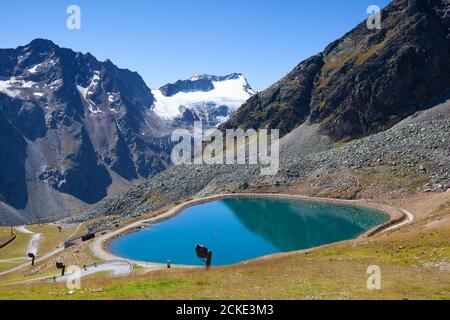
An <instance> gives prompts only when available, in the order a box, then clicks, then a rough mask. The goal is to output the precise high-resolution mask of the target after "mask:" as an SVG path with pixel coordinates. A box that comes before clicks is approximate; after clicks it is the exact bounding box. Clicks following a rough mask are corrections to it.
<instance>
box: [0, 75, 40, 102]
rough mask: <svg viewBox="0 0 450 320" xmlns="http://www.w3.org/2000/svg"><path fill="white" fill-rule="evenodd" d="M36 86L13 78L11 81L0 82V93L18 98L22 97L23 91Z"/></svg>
mask: <svg viewBox="0 0 450 320" xmlns="http://www.w3.org/2000/svg"><path fill="white" fill-rule="evenodd" d="M35 85H36V83H35V82H33V81H24V80H19V79H16V78H15V77H11V78H10V79H6V80H0V92H3V93H4V94H6V95H8V96H10V97H12V98H17V97H18V96H20V94H21V92H22V89H29V88H32V87H34V86H35Z"/></svg>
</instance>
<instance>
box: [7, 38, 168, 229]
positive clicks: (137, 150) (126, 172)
mask: <svg viewBox="0 0 450 320" xmlns="http://www.w3.org/2000/svg"><path fill="white" fill-rule="evenodd" d="M153 101H154V98H153V95H152V94H151V91H150V90H149V88H147V86H146V85H145V83H144V81H143V80H142V78H141V77H140V76H139V75H138V74H137V73H134V72H131V71H129V70H122V69H119V68H117V67H116V66H115V65H114V64H113V63H111V62H110V61H105V62H99V61H98V60H97V59H95V58H94V57H93V56H92V55H91V54H89V53H88V54H81V53H76V52H73V51H71V50H68V49H63V48H60V47H58V46H57V45H55V44H54V43H52V42H51V41H48V40H42V39H38V40H35V41H33V42H31V43H30V44H28V45H27V46H24V47H19V48H17V49H6V50H0V142H1V145H2V147H1V149H0V161H1V163H2V166H1V168H0V201H3V202H4V203H5V204H6V205H7V206H2V208H3V209H0V211H4V210H5V209H4V208H5V207H8V206H11V207H13V208H15V209H19V210H22V214H23V215H24V216H25V217H26V216H28V215H33V216H36V215H42V216H51V215H55V214H58V215H59V214H62V213H64V212H66V211H67V210H68V209H69V208H70V203H73V204H74V206H75V207H78V206H79V205H82V204H83V203H87V204H91V203H95V202H98V201H99V200H101V199H102V198H104V197H105V196H107V195H108V190H109V189H110V188H113V189H114V190H115V191H120V190H121V189H122V190H123V189H124V188H126V187H128V186H129V185H130V184H132V183H133V180H137V179H140V178H148V177H150V176H152V175H154V174H156V173H159V172H161V171H162V170H164V169H166V168H167V167H168V166H169V164H170V157H169V154H170V153H169V151H170V146H169V143H168V139H167V138H165V136H166V134H167V132H166V129H165V127H164V124H163V122H162V121H161V120H160V119H159V117H157V116H156V115H155V114H154V113H153V111H152V105H153ZM118 182H120V185H119V186H116V184H117V183H118ZM36 190H41V191H42V190H47V191H46V192H45V194H39V196H33V195H35V192H36ZM62 194H66V195H67V196H63V195H62ZM43 204H51V205H49V206H48V207H49V208H48V210H49V211H50V212H39V213H37V212H31V211H35V209H36V208H42V207H44V206H43ZM32 208H34V209H32ZM5 214H6V215H7V212H6V213H5V212H2V216H5ZM15 214H16V216H17V213H15ZM25 220H26V219H25Z"/></svg>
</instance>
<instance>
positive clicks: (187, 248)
mask: <svg viewBox="0 0 450 320" xmlns="http://www.w3.org/2000/svg"><path fill="white" fill-rule="evenodd" d="M387 221H389V216H388V215H387V214H385V213H382V212H380V211H376V210H371V209H365V208H360V207H354V206H348V205H336V204H328V203H317V202H309V201H299V200H284V199H283V200H282V199H269V198H236V199H225V200H219V201H213V202H209V203H205V204H200V205H197V206H194V207H191V208H188V209H185V210H184V211H182V212H181V213H180V214H179V215H177V216H175V217H173V218H171V219H169V220H166V221H163V222H160V223H156V224H153V225H151V226H150V227H148V228H146V229H143V230H140V231H137V232H135V233H131V234H128V235H125V236H122V237H120V238H118V239H115V240H113V241H112V242H111V244H110V247H109V249H110V251H111V252H112V253H113V254H114V255H116V256H120V257H123V258H127V259H131V260H137V261H145V262H155V263H166V262H167V261H169V260H170V261H171V262H172V263H173V264H181V265H204V263H205V262H204V261H202V260H200V259H199V258H198V257H197V255H196V252H195V247H196V245H197V244H200V245H203V246H206V247H207V248H208V249H209V250H211V251H212V252H213V258H212V262H213V265H214V266H221V265H230V264H235V263H238V262H242V261H246V260H250V259H253V258H257V257H262V256H265V255H269V254H274V253H280V252H290V251H296V250H302V249H309V248H313V247H317V246H321V245H324V244H329V243H334V242H338V241H342V240H350V239H354V238H356V237H358V236H360V235H361V234H363V233H365V232H366V231H368V230H370V229H372V228H374V227H376V226H377V225H380V224H383V223H385V222H387Z"/></svg>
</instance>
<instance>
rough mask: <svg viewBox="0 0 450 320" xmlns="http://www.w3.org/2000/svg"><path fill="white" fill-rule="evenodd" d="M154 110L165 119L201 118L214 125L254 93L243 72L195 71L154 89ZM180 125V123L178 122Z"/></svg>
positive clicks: (207, 123)
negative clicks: (216, 72) (221, 74)
mask: <svg viewBox="0 0 450 320" xmlns="http://www.w3.org/2000/svg"><path fill="white" fill-rule="evenodd" d="M152 93H153V95H154V96H155V99H156V101H155V104H154V111H155V112H156V114H158V115H159V116H160V117H161V118H164V119H168V120H176V121H178V120H180V119H187V118H188V119H190V121H191V120H201V121H203V122H204V124H205V125H206V126H216V125H218V124H220V123H222V122H223V121H225V120H226V119H228V117H229V116H230V115H231V114H233V113H234V112H235V111H236V110H237V109H238V108H239V107H240V106H241V105H242V104H243V103H244V102H245V101H246V100H247V99H249V98H250V97H251V96H253V95H254V94H255V91H253V89H252V88H251V87H250V85H249V84H248V82H247V79H246V78H245V77H244V75H243V74H242V73H231V74H228V75H225V76H215V75H210V74H195V75H194V76H192V77H191V78H189V79H186V80H178V81H177V82H175V83H171V84H166V85H164V86H163V87H161V88H160V89H159V90H153V91H152ZM177 125H179V123H177Z"/></svg>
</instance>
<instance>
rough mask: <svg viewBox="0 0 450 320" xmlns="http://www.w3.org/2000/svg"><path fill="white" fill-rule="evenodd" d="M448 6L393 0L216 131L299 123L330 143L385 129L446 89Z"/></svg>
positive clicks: (441, 1) (449, 82)
mask: <svg viewBox="0 0 450 320" xmlns="http://www.w3.org/2000/svg"><path fill="white" fill-rule="evenodd" d="M449 30H450V4H449V1H448V0H396V1H393V2H392V3H391V4H390V5H389V6H388V7H387V8H385V10H383V13H382V29H381V30H369V29H368V28H367V27H366V23H365V22H364V23H361V24H360V25H359V26H357V27H356V28H355V29H354V30H352V31H351V32H349V33H347V34H346V35H345V36H344V37H342V38H341V39H339V40H337V41H335V42H333V43H332V44H330V45H329V46H328V47H327V48H326V49H325V50H324V52H322V53H321V54H319V55H317V56H314V57H312V58H310V59H308V60H306V61H304V62H302V63H301V64H300V65H298V66H297V67H296V68H295V69H294V70H293V71H291V72H290V73H289V74H288V75H287V76H286V77H285V78H283V79H282V80H280V81H279V82H277V83H276V84H274V85H273V86H271V87H270V88H269V89H267V90H266V91H264V92H261V93H259V94H257V95H255V96H254V97H252V98H251V99H250V100H249V101H248V102H247V103H245V104H244V105H243V107H242V108H241V109H240V111H239V112H237V113H236V114H235V115H234V116H233V117H232V118H231V119H230V120H229V121H228V122H227V123H226V124H225V125H224V126H223V128H231V127H246V128H259V127H265V126H267V127H269V128H276V129H280V130H281V131H282V133H283V134H287V133H288V132H290V131H291V130H293V129H294V128H296V127H297V126H298V125H300V124H302V123H303V122H305V121H306V120H310V121H311V122H313V123H319V124H320V132H321V133H323V134H326V135H328V136H329V137H331V138H332V139H333V140H335V141H339V140H351V139H354V138H359V137H362V136H366V135H370V134H373V133H376V132H379V131H383V130H386V129H388V128H390V127H392V126H393V125H395V124H396V123H398V122H399V121H401V120H402V119H404V118H405V117H406V116H408V115H411V114H412V113H414V112H416V111H417V110H418V109H420V108H421V104H423V103H425V102H427V101H429V100H430V99H432V98H434V97H436V96H437V95H440V94H444V93H445V92H447V91H448V90H449V89H450V76H449V74H450V31H449Z"/></svg>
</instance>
